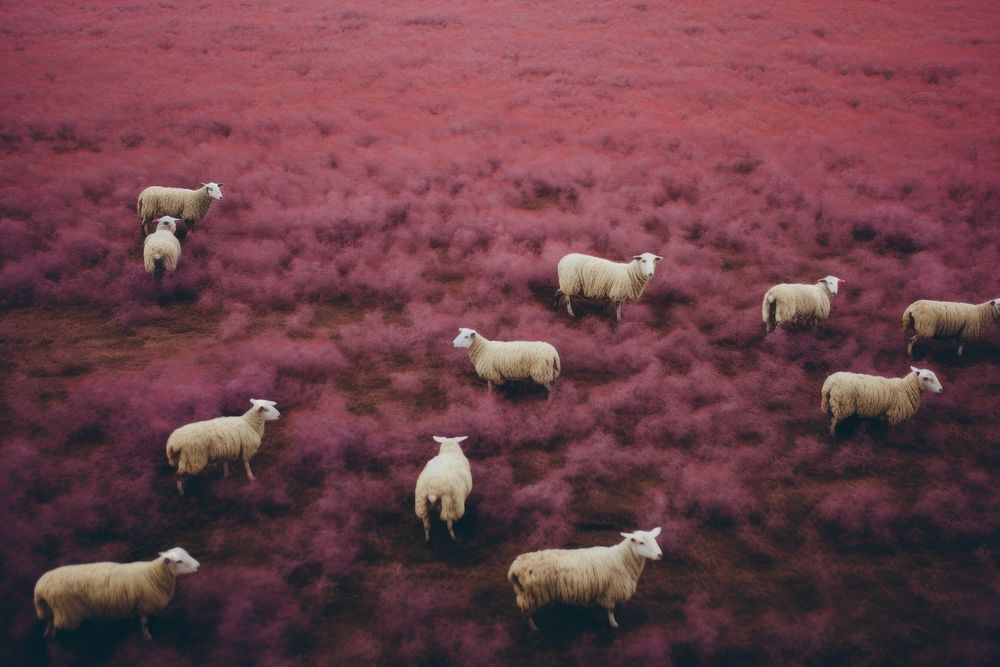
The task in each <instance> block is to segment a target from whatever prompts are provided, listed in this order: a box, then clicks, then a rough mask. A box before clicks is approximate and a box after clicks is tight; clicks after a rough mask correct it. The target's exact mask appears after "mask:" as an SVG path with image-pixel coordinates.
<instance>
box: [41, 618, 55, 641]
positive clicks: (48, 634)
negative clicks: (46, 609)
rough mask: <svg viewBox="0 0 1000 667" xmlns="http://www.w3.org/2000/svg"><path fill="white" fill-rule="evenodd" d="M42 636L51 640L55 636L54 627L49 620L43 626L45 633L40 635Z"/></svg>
mask: <svg viewBox="0 0 1000 667" xmlns="http://www.w3.org/2000/svg"><path fill="white" fill-rule="evenodd" d="M42 636H43V637H45V638H46V639H52V638H53V637H55V636H56V626H55V625H54V624H53V623H52V619H51V618H50V619H49V621H48V623H46V624H45V632H44V633H42Z"/></svg>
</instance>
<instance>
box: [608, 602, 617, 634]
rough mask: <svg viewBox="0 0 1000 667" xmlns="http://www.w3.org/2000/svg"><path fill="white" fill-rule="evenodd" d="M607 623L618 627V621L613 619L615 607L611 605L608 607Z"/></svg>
mask: <svg viewBox="0 0 1000 667" xmlns="http://www.w3.org/2000/svg"><path fill="white" fill-rule="evenodd" d="M608 623H610V624H611V627H613V628H615V629H618V621H616V620H615V608H614V607H613V606H611V607H608Z"/></svg>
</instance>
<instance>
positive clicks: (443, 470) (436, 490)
mask: <svg viewBox="0 0 1000 667" xmlns="http://www.w3.org/2000/svg"><path fill="white" fill-rule="evenodd" d="M466 438H468V436H465V435H463V436H461V437H457V438H445V437H443V436H440V435H436V436H434V441H435V442H437V443H439V444H440V445H441V448H440V450H439V451H438V455H437V456H435V457H434V458H432V459H431V460H430V461H428V462H427V465H425V466H424V469H423V470H422V471H420V476H419V477H417V487H416V489H415V491H414V506H415V507H414V509H415V511H416V513H417V518H419V519H420V520H421V521H423V523H424V542H429V541H430V539H431V517H430V514H431V511H432V510H434V509H437V510H438V511H439V512H440V516H441V520H442V521H445V522H447V523H448V534H449V535H451V539H452V540H455V541H456V542H457V541H458V540H457V538H456V537H455V531H454V529H453V528H452V523H453V522H454V521H458V520H459V519H461V518H462V516H463V515H464V514H465V499H466V498H468V497H469V493H470V492H471V491H472V468H470V467H469V459H467V458H465V454H463V453H462V447H461V445H459V443H460V442H462V441H463V440H465V439H466Z"/></svg>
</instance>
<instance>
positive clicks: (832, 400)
mask: <svg viewBox="0 0 1000 667" xmlns="http://www.w3.org/2000/svg"><path fill="white" fill-rule="evenodd" d="M910 370H911V371H913V373H911V374H907V375H906V376H904V377H901V378H884V377H879V376H877V375H862V374H861V373H844V372H839V373H834V374H832V375H830V376H829V377H827V378H826V381H825V382H824V383H823V391H822V400H821V402H820V409H821V410H822V411H823V414H829V415H831V417H832V419H831V421H830V435H834V432H835V431H836V429H837V423H838V422H842V421H843V420H844V419H846V418H848V417H850V416H852V415H858V416H860V417H874V418H875V419H882V420H884V421H886V422H888V423H889V424H890V425H891V426H895V425H896V424H899V423H900V422H904V421H906V420H907V419H909V418H910V417H912V416H913V415H914V414H916V412H917V408H919V407H920V392H921V391H923V390H925V389H926V390H929V391H932V392H934V393H935V394H940V393H941V391H942V388H941V383H940V382H938V379H937V376H936V375H935V374H934V373H933V372H932V371H929V370H926V369H920V368H914V367H913V366H910Z"/></svg>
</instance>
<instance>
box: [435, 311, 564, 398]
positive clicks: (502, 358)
mask: <svg viewBox="0 0 1000 667" xmlns="http://www.w3.org/2000/svg"><path fill="white" fill-rule="evenodd" d="M452 345H454V346H455V347H464V348H468V350H469V359H471V360H472V365H473V366H474V367H475V369H476V373H477V374H478V375H479V377H481V378H482V379H484V380H486V386H487V389H488V390H489V391H490V392H492V391H493V385H494V384H498V385H499V384H503V383H504V382H506V381H508V380H524V379H528V378H530V379H531V380H532V381H534V382H535V383H536V384H540V385H542V386H543V387H545V389H546V390H547V391H548V392H549V398H551V397H552V383H553V382H555V381H556V378H558V377H559V372H560V370H561V366H560V365H559V353H558V352H556V348H554V347H552V346H551V345H550V344H548V343H545V342H542V341H523V340H517V341H498V340H488V339H487V338H486V337H484V336H483V335H481V334H479V333H477V332H476V331H475V330H473V329H466V328H465V327H462V328H461V329H459V330H458V336H457V337H456V338H455V340H453V341H452Z"/></svg>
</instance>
